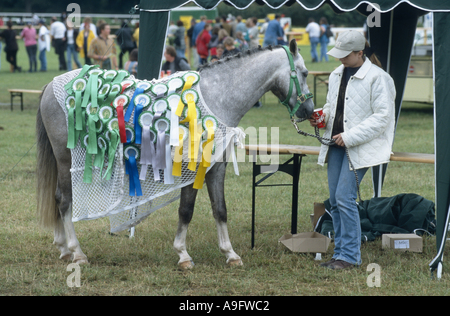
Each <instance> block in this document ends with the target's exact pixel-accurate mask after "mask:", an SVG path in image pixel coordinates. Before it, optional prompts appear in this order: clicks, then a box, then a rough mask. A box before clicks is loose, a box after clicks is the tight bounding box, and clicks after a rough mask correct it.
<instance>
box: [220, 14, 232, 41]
mask: <svg viewBox="0 0 450 316" xmlns="http://www.w3.org/2000/svg"><path fill="white" fill-rule="evenodd" d="M220 24H221V25H222V29H224V30H225V31H227V34H228V35H229V36H232V33H233V26H232V25H231V24H230V23H228V22H227V17H226V16H221V17H220Z"/></svg>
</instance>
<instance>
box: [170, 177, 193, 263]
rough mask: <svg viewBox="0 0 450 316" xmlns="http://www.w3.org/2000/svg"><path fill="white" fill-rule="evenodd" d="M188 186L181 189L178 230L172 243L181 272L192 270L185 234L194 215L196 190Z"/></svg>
mask: <svg viewBox="0 0 450 316" xmlns="http://www.w3.org/2000/svg"><path fill="white" fill-rule="evenodd" d="M192 186H193V185H189V186H187V187H184V188H182V189H181V198H180V207H179V208H178V218H179V219H178V229H177V234H176V236H175V241H174V242H173V248H174V249H175V251H176V253H177V254H178V256H179V257H180V260H179V261H178V266H179V267H180V269H182V270H188V269H192V268H193V267H194V262H193V261H192V258H191V256H189V254H188V253H187V251H186V234H187V230H188V227H189V223H190V222H191V219H192V215H193V213H194V205H195V198H196V197H197V190H195V189H193V188H192Z"/></svg>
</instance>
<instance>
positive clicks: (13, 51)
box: [0, 20, 22, 72]
mask: <svg viewBox="0 0 450 316" xmlns="http://www.w3.org/2000/svg"><path fill="white" fill-rule="evenodd" d="M6 26H7V27H8V28H7V29H5V30H3V32H2V33H0V37H1V38H3V39H4V40H5V49H4V50H5V53H6V61H7V62H8V63H10V71H11V72H16V71H18V72H21V71H22V67H19V66H17V51H18V50H19V46H18V45H17V41H16V32H15V31H14V30H13V29H12V26H13V23H12V21H11V20H9V21H8V22H6Z"/></svg>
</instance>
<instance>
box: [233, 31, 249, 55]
mask: <svg viewBox="0 0 450 316" xmlns="http://www.w3.org/2000/svg"><path fill="white" fill-rule="evenodd" d="M234 46H236V48H237V49H239V50H240V51H241V52H242V51H244V50H247V49H248V43H247V41H246V40H245V38H244V35H243V34H242V32H241V31H236V39H235V41H234Z"/></svg>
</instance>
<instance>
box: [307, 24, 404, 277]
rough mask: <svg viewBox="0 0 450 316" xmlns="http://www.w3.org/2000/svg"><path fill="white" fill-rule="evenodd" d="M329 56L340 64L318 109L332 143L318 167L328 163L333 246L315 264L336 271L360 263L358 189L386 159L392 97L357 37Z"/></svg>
mask: <svg viewBox="0 0 450 316" xmlns="http://www.w3.org/2000/svg"><path fill="white" fill-rule="evenodd" d="M328 55H330V56H332V57H335V58H337V59H339V61H340V62H341V63H342V65H341V66H339V67H338V68H336V69H335V70H334V71H333V72H332V73H331V75H330V78H329V90H328V94H327V99H326V103H325V105H324V106H323V116H324V121H325V123H326V126H325V131H324V134H323V137H324V138H328V139H330V138H332V139H334V141H335V143H334V144H333V145H330V146H327V145H322V146H321V148H320V153H319V159H318V164H319V165H322V166H323V165H324V164H325V162H327V163H328V166H327V174H328V188H329V194H330V204H331V207H330V210H329V211H330V213H331V217H332V219H333V228H334V232H335V237H334V244H335V247H334V254H333V257H332V259H331V260H329V261H327V262H324V263H322V264H320V265H321V266H323V267H326V268H329V269H333V270H341V269H349V268H353V267H355V266H356V267H357V266H360V265H361V262H362V260H361V221H360V216H359V211H358V207H357V205H356V198H357V192H358V185H359V183H361V181H362V180H363V177H364V175H365V173H366V172H367V170H368V168H369V167H372V166H377V165H380V164H384V163H388V162H389V160H390V156H391V150H392V143H393V140H394V125H395V93H396V92H395V85H394V81H393V80H392V78H391V76H389V74H388V73H386V72H385V71H384V70H383V69H382V68H381V64H380V62H379V60H378V59H377V57H376V56H375V55H374V54H373V52H371V49H370V46H369V43H368V42H367V41H366V39H365V38H364V36H363V35H362V33H360V32H358V31H354V30H350V31H344V32H342V33H340V34H339V40H338V41H337V42H336V46H335V47H334V48H332V49H331V50H330V51H329V52H328ZM309 121H310V124H311V126H317V122H316V121H315V119H313V118H310V119H309ZM350 162H351V166H350ZM354 172H356V174H357V178H356V176H355V173H354ZM357 179H358V181H357ZM357 182H358V183H357Z"/></svg>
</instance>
